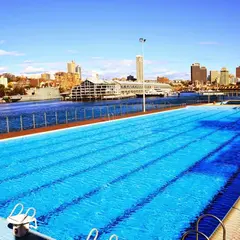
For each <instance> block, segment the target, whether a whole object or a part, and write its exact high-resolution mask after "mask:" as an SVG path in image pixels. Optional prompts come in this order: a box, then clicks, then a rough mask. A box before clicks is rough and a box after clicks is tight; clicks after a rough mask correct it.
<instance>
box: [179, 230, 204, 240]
mask: <svg viewBox="0 0 240 240" xmlns="http://www.w3.org/2000/svg"><path fill="white" fill-rule="evenodd" d="M190 233H196V234H197V235H198V234H200V235H202V236H203V237H205V238H206V239H207V240H209V238H208V236H206V235H205V234H204V233H202V232H199V231H197V230H194V229H192V230H188V231H187V232H185V233H184V234H183V236H182V238H181V240H184V239H185V238H186V236H187V235H189V234H190Z"/></svg>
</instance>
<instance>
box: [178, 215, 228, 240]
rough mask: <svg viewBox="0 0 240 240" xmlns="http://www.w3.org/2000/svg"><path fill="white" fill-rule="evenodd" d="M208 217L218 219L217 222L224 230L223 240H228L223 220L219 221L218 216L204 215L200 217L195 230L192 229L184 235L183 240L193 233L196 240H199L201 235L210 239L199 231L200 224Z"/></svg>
mask: <svg viewBox="0 0 240 240" xmlns="http://www.w3.org/2000/svg"><path fill="white" fill-rule="evenodd" d="M206 217H211V218H214V219H216V220H217V221H218V222H219V223H220V225H221V226H222V228H223V238H222V239H223V240H226V236H227V232H226V227H225V225H224V224H223V222H222V221H221V219H219V218H218V217H217V216H215V215H213V214H204V215H202V216H200V217H199V218H198V220H197V223H196V227H195V229H191V230H189V231H187V232H185V233H184V234H183V236H182V238H181V240H184V239H185V238H186V236H188V235H189V234H191V233H196V240H198V239H199V235H201V236H203V237H204V238H205V239H209V237H208V236H207V235H205V234H204V233H203V232H200V231H199V223H200V221H201V220H202V219H203V218H206Z"/></svg>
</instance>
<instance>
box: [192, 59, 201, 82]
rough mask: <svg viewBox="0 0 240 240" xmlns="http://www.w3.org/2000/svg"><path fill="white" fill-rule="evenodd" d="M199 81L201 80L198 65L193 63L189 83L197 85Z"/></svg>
mask: <svg viewBox="0 0 240 240" xmlns="http://www.w3.org/2000/svg"><path fill="white" fill-rule="evenodd" d="M200 79H201V70H200V64H199V63H194V64H192V66H191V83H192V84H197V83H199V82H200Z"/></svg>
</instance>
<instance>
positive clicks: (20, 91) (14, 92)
mask: <svg viewBox="0 0 240 240" xmlns="http://www.w3.org/2000/svg"><path fill="white" fill-rule="evenodd" d="M18 94H20V95H25V94H26V91H25V89H24V88H23V87H15V88H14V89H13V90H12V91H10V92H9V95H10V96H13V95H18Z"/></svg>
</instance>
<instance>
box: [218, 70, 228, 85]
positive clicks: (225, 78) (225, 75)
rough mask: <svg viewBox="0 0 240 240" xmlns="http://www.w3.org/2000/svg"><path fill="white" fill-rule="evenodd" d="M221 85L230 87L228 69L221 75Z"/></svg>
mask: <svg viewBox="0 0 240 240" xmlns="http://www.w3.org/2000/svg"><path fill="white" fill-rule="evenodd" d="M220 84H221V85H229V72H228V70H227V68H225V67H223V68H222V69H221V74H220Z"/></svg>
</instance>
